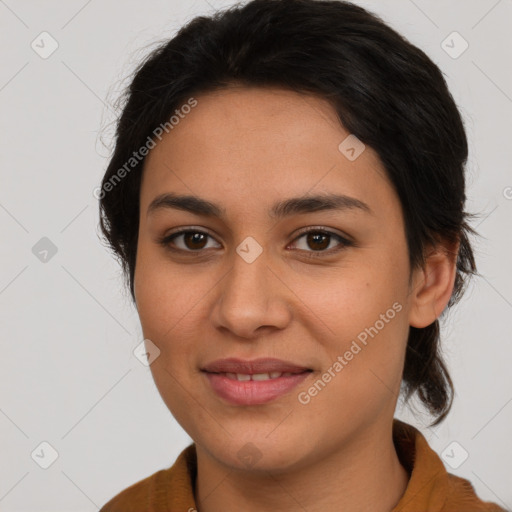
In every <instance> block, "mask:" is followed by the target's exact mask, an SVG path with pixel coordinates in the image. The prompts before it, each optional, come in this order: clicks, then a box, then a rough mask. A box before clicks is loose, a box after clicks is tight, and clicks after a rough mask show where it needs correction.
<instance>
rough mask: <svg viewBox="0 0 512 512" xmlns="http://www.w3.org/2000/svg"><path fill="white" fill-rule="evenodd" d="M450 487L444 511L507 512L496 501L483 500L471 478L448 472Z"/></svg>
mask: <svg viewBox="0 0 512 512" xmlns="http://www.w3.org/2000/svg"><path fill="white" fill-rule="evenodd" d="M447 476H448V489H447V494H446V501H445V504H444V507H443V512H459V511H460V510H464V511H465V512H466V511H467V512H507V511H506V510H505V509H504V508H501V507H500V506H499V505H497V504H496V503H493V502H490V501H483V500H481V499H480V498H479V497H478V496H477V494H476V491H475V488H474V487H473V485H472V484H471V482H470V481H469V480H466V479H465V478H461V477H459V476H456V475H453V474H452V473H447Z"/></svg>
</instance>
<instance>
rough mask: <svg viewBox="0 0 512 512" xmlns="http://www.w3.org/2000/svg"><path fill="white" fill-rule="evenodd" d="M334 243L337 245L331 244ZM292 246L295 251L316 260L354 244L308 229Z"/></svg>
mask: <svg viewBox="0 0 512 512" xmlns="http://www.w3.org/2000/svg"><path fill="white" fill-rule="evenodd" d="M300 240H303V242H298V241H300ZM336 241H337V242H338V243H337V244H336V243H334V244H333V242H336ZM293 245H295V246H296V247H295V248H296V249H298V250H300V251H301V252H304V253H305V255H306V256H307V257H312V258H317V257H322V256H327V255H331V254H333V253H335V252H338V251H340V250H342V249H344V248H346V247H349V246H352V245H354V244H353V243H352V242H351V241H350V240H347V239H346V238H344V237H342V236H341V235H338V234H336V233H332V232H330V231H325V230H319V229H310V230H309V231H305V232H303V233H302V234H301V235H300V236H298V237H297V238H296V239H295V241H294V244H293ZM315 253H318V254H315Z"/></svg>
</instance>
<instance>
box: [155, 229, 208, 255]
mask: <svg viewBox="0 0 512 512" xmlns="http://www.w3.org/2000/svg"><path fill="white" fill-rule="evenodd" d="M208 239H212V240H213V238H212V237H211V235H209V234H208V233H204V232H203V231H193V230H188V231H179V232H177V233H173V234H171V235H169V236H166V237H164V238H162V239H161V240H160V244H162V245H163V246H164V247H167V248H169V249H172V250H177V251H184V252H200V251H201V250H202V249H205V248H207V243H208Z"/></svg>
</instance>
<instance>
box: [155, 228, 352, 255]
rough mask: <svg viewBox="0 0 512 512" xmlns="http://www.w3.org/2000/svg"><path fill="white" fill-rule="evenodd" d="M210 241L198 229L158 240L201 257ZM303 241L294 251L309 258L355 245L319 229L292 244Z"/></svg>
mask: <svg viewBox="0 0 512 512" xmlns="http://www.w3.org/2000/svg"><path fill="white" fill-rule="evenodd" d="M208 239H212V240H213V237H212V236H211V235H210V234H209V233H206V232H205V231H201V230H198V229H186V230H181V231H177V232H174V233H171V234H170V235H165V236H164V237H162V238H160V239H159V240H158V243H159V244H160V245H162V246H164V247H165V248H166V249H169V250H170V251H173V252H181V253H183V252H188V253H197V255H198V256H199V254H200V253H201V252H202V249H208V248H209V247H208ZM301 239H304V241H303V243H302V244H300V243H299V244H298V245H299V247H298V248H295V249H294V250H297V249H298V250H300V251H301V252H304V253H306V254H305V256H306V257H308V258H319V257H322V256H328V255H331V254H333V253H336V252H339V251H341V250H343V249H344V248H346V247H350V246H354V245H355V243H354V242H352V241H350V240H348V239H346V238H344V237H342V236H341V235H338V234H337V233H333V232H332V231H328V230H325V229H319V228H309V229H308V230H306V231H303V232H302V233H301V234H300V235H299V236H298V237H297V238H295V240H294V241H293V243H292V244H297V241H300V240H301ZM333 241H337V242H338V244H337V245H335V246H334V248H333V247H332V242H333ZM300 245H302V247H300ZM219 247H221V246H220V244H219V245H217V248H219ZM210 248H211V246H210ZM310 249H312V250H310ZM307 253H309V254H307ZM315 253H318V254H315ZM194 255H195V254H194Z"/></svg>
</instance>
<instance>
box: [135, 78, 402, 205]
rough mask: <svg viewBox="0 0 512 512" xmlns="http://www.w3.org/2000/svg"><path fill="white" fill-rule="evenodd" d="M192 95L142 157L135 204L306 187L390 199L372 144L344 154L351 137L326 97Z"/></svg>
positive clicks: (243, 91)
mask: <svg viewBox="0 0 512 512" xmlns="http://www.w3.org/2000/svg"><path fill="white" fill-rule="evenodd" d="M195 100H196V101H197V105H196V106H195V107H194V108H192V109H191V110H190V111H189V113H187V114H186V115H183V116H181V118H180V120H179V122H178V123H177V124H175V125H174V126H173V128H172V129H171V130H170V131H169V133H164V135H163V137H162V140H161V141H159V142H157V144H156V147H155V148H154V149H152V150H151V151H150V152H149V154H148V156H147V157H146V161H145V166H144V175H143V181H142V190H141V208H143V207H144V206H146V208H147V205H148V204H149V202H150V201H151V200H152V198H154V196H156V195H158V194H161V193H162V192H178V193H186V194H189V195H197V196H200V197H203V198H211V199H212V200H213V199H215V202H218V200H219V198H220V199H221V200H222V201H223V202H226V201H238V202H240V201H243V202H244V204H245V206H246V208H247V207H248V206H249V205H251V204H254V205H255V206H258V205H261V204H262V203H263V202H264V201H263V200H264V199H266V198H268V199H269V200H270V199H274V201H275V200H277V199H278V198H279V197H281V198H282V197H283V196H299V195H304V194H307V193H309V192H315V193H321V192H325V193H332V192H333V191H335V192H339V193H343V194H347V195H352V196H356V197H358V198H359V199H361V200H362V201H364V202H367V203H370V202H375V201H377V202H381V203H382V206H383V207H386V205H385V204H384V203H385V202H386V193H387V194H388V195H389V197H387V199H388V202H389V201H393V200H396V197H392V196H393V191H392V190H391V188H392V187H391V186H390V184H389V182H388V179H387V176H386V174H385V172H384V169H383V166H382V164H381V162H380V160H379V158H378V156H377V154H376V153H375V152H374V151H373V150H372V149H371V148H369V147H364V146H362V147H364V150H363V151H362V152H361V153H360V154H359V155H358V156H357V158H355V159H353V158H348V156H351V157H352V156H353V154H352V155H351V154H348V156H347V154H346V153H344V151H345V150H346V146H347V144H348V145H349V146H350V145H351V146H354V140H353V137H354V136H353V135H351V134H350V132H348V131H347V130H346V128H345V127H343V126H342V125H341V123H340V122H339V120H338V117H337V114H336V111H335V110H334V108H333V107H332V106H331V105H330V103H329V102H328V101H327V100H325V99H322V98H319V97H316V96H312V95H306V94H299V93H297V92H294V91H290V90H287V89H280V88H259V87H234V88H229V89H222V90H218V91H214V92H210V93H207V94H202V95H198V96H196V97H195ZM351 137H352V138H351ZM347 140H348V141H349V142H348V143H347V144H346V143H345V141H347ZM355 143H356V144H357V139H355ZM340 144H341V146H340ZM356 150H357V151H358V153H359V151H360V150H361V146H356ZM383 189H385V190H384V191H383ZM372 196H374V197H372ZM274 201H273V202H274ZM389 206H390V205H389V204H388V205H387V207H389ZM260 207H261V206H260Z"/></svg>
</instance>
